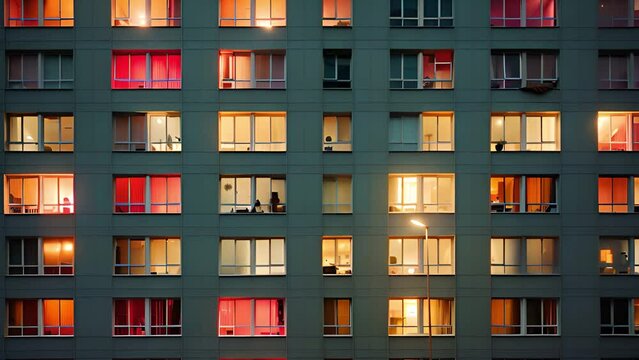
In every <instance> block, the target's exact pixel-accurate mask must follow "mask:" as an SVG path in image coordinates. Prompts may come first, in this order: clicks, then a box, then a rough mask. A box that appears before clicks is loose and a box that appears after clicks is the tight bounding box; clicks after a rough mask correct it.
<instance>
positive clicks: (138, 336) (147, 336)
mask: <svg viewBox="0 0 639 360" xmlns="http://www.w3.org/2000/svg"><path fill="white" fill-rule="evenodd" d="M111 337H113V338H118V339H126V338H179V337H182V335H181V334H180V335H111Z"/></svg>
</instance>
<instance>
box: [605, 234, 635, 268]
mask: <svg viewBox="0 0 639 360" xmlns="http://www.w3.org/2000/svg"><path fill="white" fill-rule="evenodd" d="M599 273H600V274H602V275H627V274H639V238H630V239H628V238H601V239H599Z"/></svg>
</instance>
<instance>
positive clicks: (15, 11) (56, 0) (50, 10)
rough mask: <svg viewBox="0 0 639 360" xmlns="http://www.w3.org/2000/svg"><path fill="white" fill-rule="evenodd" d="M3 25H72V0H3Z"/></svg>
mask: <svg viewBox="0 0 639 360" xmlns="http://www.w3.org/2000/svg"><path fill="white" fill-rule="evenodd" d="M4 16H5V17H4V26H5V27H30V26H46V27H68V26H73V0H4Z"/></svg>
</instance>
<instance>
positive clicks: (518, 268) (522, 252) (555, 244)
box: [490, 236, 560, 275]
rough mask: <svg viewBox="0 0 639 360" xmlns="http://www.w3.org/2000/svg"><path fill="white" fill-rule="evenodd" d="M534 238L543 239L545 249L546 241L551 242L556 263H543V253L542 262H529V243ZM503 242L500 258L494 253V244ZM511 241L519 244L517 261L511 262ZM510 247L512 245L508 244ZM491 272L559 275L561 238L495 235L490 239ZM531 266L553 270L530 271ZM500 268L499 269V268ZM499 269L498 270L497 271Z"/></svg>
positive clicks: (492, 273) (496, 273)
mask: <svg viewBox="0 0 639 360" xmlns="http://www.w3.org/2000/svg"><path fill="white" fill-rule="evenodd" d="M533 240H540V241H541V249H542V251H543V246H544V242H551V243H552V248H553V259H554V260H555V261H556V263H552V264H546V263H543V253H542V255H541V256H540V258H541V259H542V263H541V264H530V263H528V243H529V242H530V241H533ZM497 242H499V243H501V245H500V247H501V252H500V254H499V255H498V256H499V258H495V257H494V256H493V255H495V254H494V252H495V253H496V250H495V249H494V246H495V245H496V243H497ZM511 242H514V243H516V244H517V246H518V249H519V252H518V253H517V263H514V264H510V263H507V262H506V259H507V258H508V256H507V255H506V254H507V245H508V244H509V243H510V244H511V245H512V243H511ZM508 247H510V246H508ZM490 251H491V253H490V255H491V259H490V268H491V270H490V274H491V275H558V274H559V259H560V257H559V239H558V238H556V237H547V236H545V237H544V236H539V237H533V236H528V237H509V236H506V237H498V236H493V237H491V239H490ZM531 267H540V268H550V269H551V271H545V272H544V271H541V272H534V271H529V269H530V268H531ZM498 269H499V270H498ZM507 269H513V271H508V270H507ZM497 270H498V271H497Z"/></svg>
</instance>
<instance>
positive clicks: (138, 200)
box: [129, 177, 146, 213]
mask: <svg viewBox="0 0 639 360" xmlns="http://www.w3.org/2000/svg"><path fill="white" fill-rule="evenodd" d="M130 179H131V183H130V185H129V186H130V187H131V190H130V193H131V199H130V202H131V204H135V205H131V212H136V213H137V212H144V211H145V209H144V202H145V200H144V198H145V197H144V193H145V190H146V189H145V187H146V186H145V178H144V177H132V178H130Z"/></svg>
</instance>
